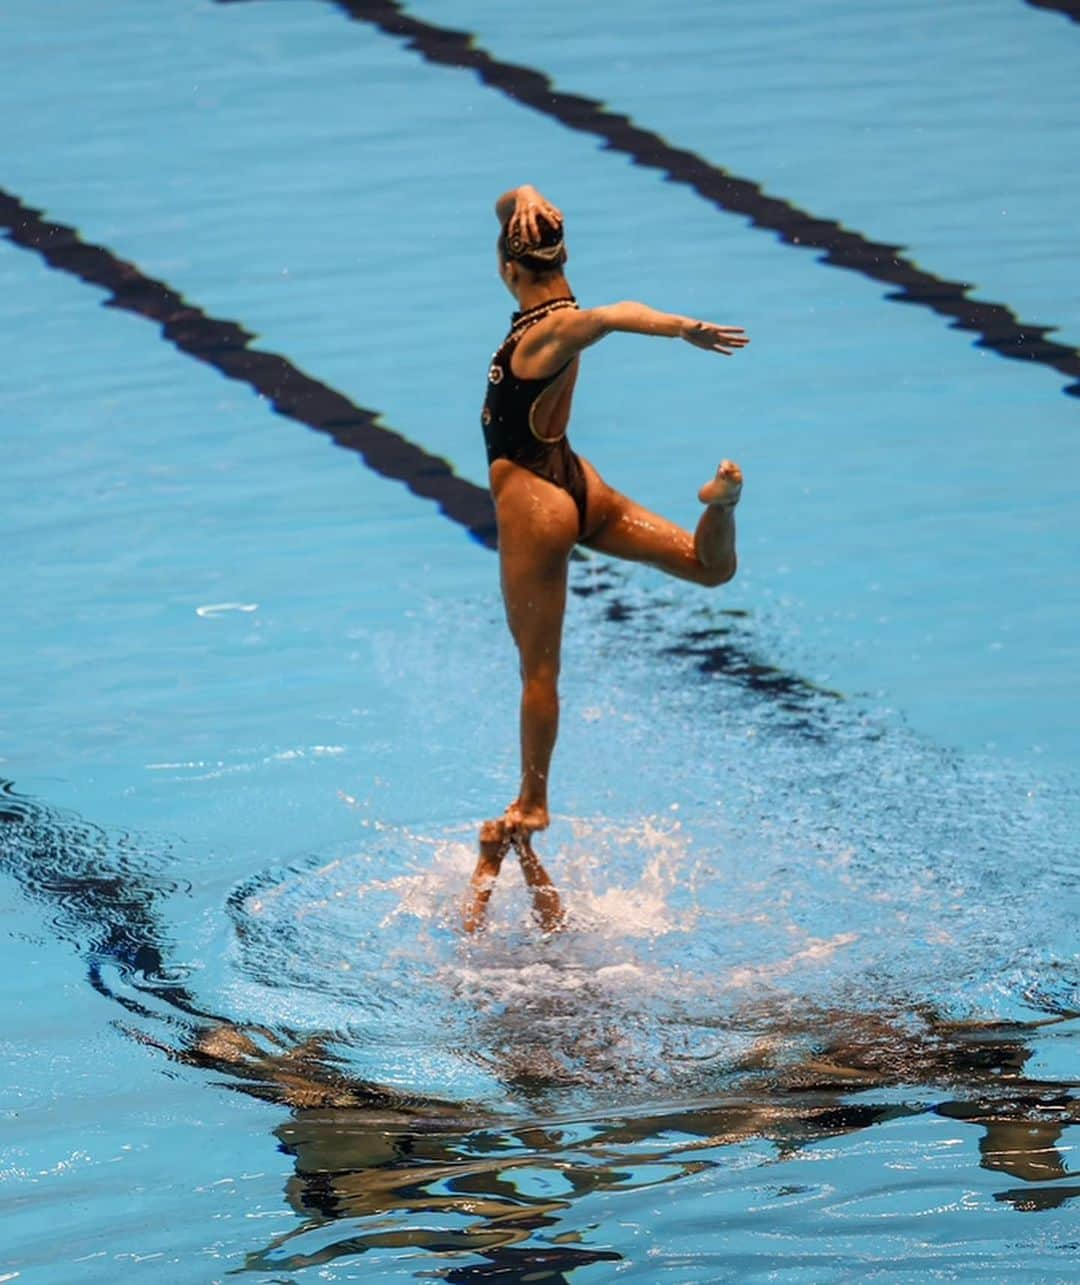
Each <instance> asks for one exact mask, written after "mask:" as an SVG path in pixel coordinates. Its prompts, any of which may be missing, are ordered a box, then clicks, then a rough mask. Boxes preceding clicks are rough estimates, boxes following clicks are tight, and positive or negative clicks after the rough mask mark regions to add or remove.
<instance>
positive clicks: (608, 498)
mask: <svg viewBox="0 0 1080 1285" xmlns="http://www.w3.org/2000/svg"><path fill="white" fill-rule="evenodd" d="M495 213H496V216H497V217H498V220H499V226H500V229H501V231H500V233H499V241H498V259H499V275H500V276H501V277H502V280H503V283H504V284H505V286H506V288H507V289H508V290H509V291H510V293H511V294H512V295H513V296H514V298H515V299H516V300H517V304H518V311H517V312H515V313H514V314H513V317H512V319H511V324H510V332H509V334H508V335H507V336H506V338H505V339H504V340H503V342H502V344H501V346H500V347H499V349H498V351H497V352H496V353H495V355H494V357H493V358H492V361H491V366H490V368H489V370H488V385H487V397H486V399H485V401H484V409H483V414H482V417H481V419H482V423H483V428H484V441H485V444H486V446H487V456H488V465H489V473H488V480H489V483H490V486H491V494H492V498H493V499H494V501H495V517H496V523H497V526H498V536H499V569H500V577H501V581H502V592H503V601H504V604H505V607H506V619H507V623H508V624H509V626H510V632H511V634H512V635H513V639H514V642H515V643H516V645H517V649H518V654H519V657H520V662H521V684H522V690H521V787H520V790H519V792H518V796H517V798H516V799H515V800H514V802H513V803H511V804H510V806H509V807H508V808H507V809H506V811H505V812H504V814H503V815H502V816H501V817H499V818H498V819H496V820H492V821H485V822H484V824H483V826H482V827H481V829H480V857H479V861H478V862H477V865H476V869H475V871H474V872H473V876H472V879H471V881H470V885H469V891H468V895H467V898H466V904H465V916H464V919H465V929H466V931H468V932H473V931H475V930H476V929H477V928H479V927H481V926H482V924H483V921H484V915H485V912H486V910H487V904H488V900H489V899H490V897H491V891H492V888H493V886H494V883H495V879H496V877H497V876H498V873H499V869H500V867H501V865H502V861H503V858H504V857H505V856H506V854H507V852H508V851H509V850H510V847H511V845H512V846H513V847H514V849H515V850H516V852H517V853H518V856H519V858H520V860H521V867H522V872H523V874H524V876H525V881H526V883H527V884H528V886H529V888H530V890H531V892H532V897H533V908H534V911H535V913H536V916H537V918H538V919H539V921H540V923H541V925H542V926H543V927H544V928H545V929H549V930H550V929H554V928H557V927H558V926H559V924H560V923H561V921H562V915H563V910H562V905H561V902H560V899H559V894H558V892H557V890H556V888H555V886H554V884H553V883H552V881H551V879H550V877H549V876H548V873H547V871H546V870H545V869H544V866H543V864H542V862H541V861H540V859H539V858H538V857H537V855H536V853H535V852H534V851H533V848H532V842H531V836H532V835H533V833H534V832H535V831H537V830H543V829H545V828H546V826H547V824H548V772H549V768H550V765H551V755H552V751H553V750H554V748H555V737H556V734H557V732H558V722H559V694H558V677H559V653H560V648H561V644H562V627H563V615H564V612H565V608H566V582H567V568H568V564H569V560H570V554H571V552H572V550H573V548H574V546H575V545H576V544H583V545H585V546H586V547H587V548H589V549H595V550H597V551H598V552H600V553H606V554H609V555H611V556H613V557H616V558H625V559H629V560H630V561H634V562H646V563H648V564H649V565H651V566H654V567H657V568H658V569H659V570H661V571H665V572H667V573H668V575H672V576H677V577H678V578H679V579H682V580H691V581H693V582H694V583H695V584H700V585H705V586H707V587H709V588H713V587H715V586H716V585H722V584H725V583H726V582H727V581H728V580H730V579H731V578H732V576H733V575H734V574H735V565H736V560H735V518H734V511H735V506H736V504H738V502H739V493H740V491H741V488H742V473H741V472H740V470H739V467H738V465H737V464H734V463H732V461H731V460H724V461H723V462H722V463H721V464H720V467H719V468H718V469H717V471H716V475H715V476H714V477H712V478H710V479H709V481H708V482H706V483H705V485H704V486H703V487H702V488H701V489H700V491H698V499H699V500H700V502H701V503H702V504H703V505H704V506H705V509H704V512H703V513H702V515H701V517H700V519H699V521H698V524H697V528H696V530H695V531H694V532H693V533H691V532H689V531H687V530H684V529H683V528H682V527H680V526H676V525H675V523H673V522H669V521H667V520H666V519H665V518H661V517H657V515H656V514H655V513H650V512H649V510H648V509H645V508H642V507H641V505H639V504H636V503H635V502H634V501H633V500H631V499H628V498H627V497H626V496H625V495H620V494H619V492H618V491H616V490H614V489H613V488H612V487H610V486H608V484H607V483H606V482H605V481H604V480H603V478H601V476H600V474H599V473H597V471H596V469H594V468H593V466H592V465H591V464H590V463H589V461H588V460H586V459H583V458H581V457H580V456H579V455H576V454H575V453H574V452H573V451H572V450H571V449H570V444H569V442H568V441H567V437H566V433H567V426H568V424H569V421H570V403H571V400H572V398H573V395H574V384H575V382H576V381H577V376H578V362H579V357H580V354H581V353H582V352H583V351H584V349H586V348H588V347H590V346H591V345H592V344H595V343H597V342H598V341H599V340H601V339H603V338H604V337H605V336H606V335H610V334H614V333H616V332H618V331H622V332H627V333H630V334H638V335H658V336H661V337H663V338H667V339H684V340H686V342H687V343H689V344H693V345H694V347H695V348H702V349H704V350H705V351H706V352H714V353H722V354H724V355H725V356H730V355H731V354H732V353H734V352H736V351H737V350H738V349H740V348H742V347H744V346H745V345H746V343H747V342H748V340H747V337H746V335H745V333H744V331H743V330H742V329H741V328H740V327H738V326H716V325H713V324H711V323H710V322H706V321H695V320H693V319H691V318H689V317H680V316H676V315H674V314H672V313H667V312H658V311H657V310H656V309H655V308H650V307H647V306H646V305H645V304H643V303H613V304H608V305H606V306H604V307H600V308H580V307H579V306H578V304H577V301H576V300H575V298H574V296H573V293H572V292H571V289H570V284H569V282H568V281H567V279H566V273H565V266H566V260H567V255H566V245H565V242H564V238H563V218H562V214H561V213H560V212H559V210H557V209H556V208H555V206H554V205H552V204H551V202H550V201H548V200H546V199H545V198H544V197H543V196H541V194H540V193H539V192H538V191H537V190H536V189H535V188H533V187H529V186H524V187H519V188H515V189H514V190H512V191H510V192H507V193H505V194H504V195H503V196H501V197H499V199H498V201H497V202H496V204H495Z"/></svg>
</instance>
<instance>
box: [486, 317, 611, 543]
mask: <svg viewBox="0 0 1080 1285" xmlns="http://www.w3.org/2000/svg"><path fill="white" fill-rule="evenodd" d="M576 307H577V304H576V302H575V301H574V299H573V298H572V297H571V298H565V299H549V300H548V301H547V302H546V303H540V304H537V305H536V307H535V308H527V309H526V310H525V311H524V312H515V313H514V315H513V318H512V319H511V323H510V333H509V334H508V335H507V336H506V338H505V339H504V340H503V342H502V346H501V347H500V348H499V351H498V352H497V353H496V354H495V355H494V356H493V357H492V359H491V367H490V369H489V370H488V387H487V397H486V398H485V399H484V410H483V414H482V415H481V417H480V422H481V423H482V424H483V426H484V443H485V445H486V446H487V457H488V464H489V465H490V464H493V463H494V462H495V460H511V461H513V463H515V464H520V465H521V466H522V468H527V469H528V470H529V472H530V473H535V474H536V476H537V477H542V478H543V479H544V481H545V482H552V483H553V484H554V485H555V486H558V487H560V488H561V489H562V490H564V491H566V492H567V494H568V495H569V496H570V498H571V499H572V500H573V501H574V503H575V504H576V505H577V511H578V535H579V538H580V537H582V536H584V534H585V502H586V495H585V470H584V469H583V468H582V467H581V460H579V459H578V457H577V456H576V455H575V454H574V452H573V451H572V450H571V449H570V443H569V442H568V441H567V440H566V433H565V432H564V433H563V435H562V436H561V437H557V438H545V437H541V436H540V435H539V434H538V433H537V432H536V429H535V428H533V423H532V412H533V408H534V407H535V406H536V403H537V402H538V401H539V399H540V396H541V394H542V393H543V392H544V390H545V389H547V388H550V387H551V385H552V384H553V383H554V382H555V381H556V380H557V379H558V378H559V376H560V375H561V374H562V373H563V371H565V370H566V367H567V366H569V365H570V362H567V363H566V366H563V367H561V368H560V369H559V370H557V371H556V372H555V374H554V375H548V376H547V377H546V378H545V379H519V378H518V376H517V375H515V374H514V372H513V370H512V368H511V365H510V362H511V359H512V358H513V355H514V349H515V348H516V347H517V346H518V342H519V340H520V339H521V336H522V335H523V334H524V333H525V331H526V330H528V329H529V327H530V326H534V325H535V324H536V323H537V322H538V321H542V320H543V319H544V318H545V317H546V316H548V315H549V314H550V313H552V312H555V311H557V310H558V309H561V308H576ZM572 360H573V358H571V361H572Z"/></svg>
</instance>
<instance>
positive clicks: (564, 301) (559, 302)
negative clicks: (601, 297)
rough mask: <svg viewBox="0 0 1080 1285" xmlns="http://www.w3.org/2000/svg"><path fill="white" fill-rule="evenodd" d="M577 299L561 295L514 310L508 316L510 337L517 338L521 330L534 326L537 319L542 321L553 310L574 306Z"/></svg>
mask: <svg viewBox="0 0 1080 1285" xmlns="http://www.w3.org/2000/svg"><path fill="white" fill-rule="evenodd" d="M577 306H578V303H577V300H576V299H575V298H574V296H573V295H572V294H571V295H561V296H560V297H559V298H558V299H547V300H545V301H544V302H543V303H537V304H534V305H533V306H532V307H531V308H526V309H525V310H524V311H523V312H515V313H514V315H513V316H512V317H511V318H510V334H509V335H508V336H507V338H508V339H510V338H517V336H519V335H520V334H522V332H523V331H526V330H528V329H529V327H530V326H535V325H536V323H537V322H538V321H543V320H544V318H545V317H547V316H549V315H550V314H551V313H553V312H559V311H560V310H561V309H563V308H576V307H577Z"/></svg>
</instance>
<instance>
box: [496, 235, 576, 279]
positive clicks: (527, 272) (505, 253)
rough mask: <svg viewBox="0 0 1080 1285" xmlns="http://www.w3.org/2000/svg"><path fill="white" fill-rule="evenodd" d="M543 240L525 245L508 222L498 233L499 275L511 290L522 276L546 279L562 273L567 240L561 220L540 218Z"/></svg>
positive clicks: (541, 238) (541, 237)
mask: <svg viewBox="0 0 1080 1285" xmlns="http://www.w3.org/2000/svg"><path fill="white" fill-rule="evenodd" d="M538 224H539V231H540V240H539V243H538V244H535V245H526V244H525V243H524V241H523V240H521V238H520V237H519V236H518V235H517V233H516V232H515V233H511V232H510V230H509V227H510V224H509V222H507V223H504V224H503V226H502V229H501V231H500V232H499V274H500V275H501V276H502V279H503V280H504V281H505V282H506V284H507V286H508V287H509V288H510V290H511V292H512V293H515V290H514V287H515V285H517V284H518V283H519V282H520V281H521V279H522V277H523V276H524V277H525V279H526V280H533V281H535V280H541V281H542V280H543V279H544V278H545V277H551V276H555V275H557V274H561V272H562V270H563V267H564V266H565V264H566V257H567V256H566V242H565V240H564V239H563V226H562V224H561V223H559V224H557V225H556V224H552V223H549V222H548V221H547V220H546V219H544V218H540V219H539V220H538Z"/></svg>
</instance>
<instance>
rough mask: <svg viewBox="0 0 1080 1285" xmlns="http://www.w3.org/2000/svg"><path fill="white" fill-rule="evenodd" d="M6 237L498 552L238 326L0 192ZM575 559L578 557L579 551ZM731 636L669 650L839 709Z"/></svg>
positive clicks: (782, 696) (402, 458) (368, 421)
mask: <svg viewBox="0 0 1080 1285" xmlns="http://www.w3.org/2000/svg"><path fill="white" fill-rule="evenodd" d="M0 229H7V230H6V232H5V233H4V235H5V236H6V237H7V239H8V240H9V241H11V242H13V243H14V244H15V245H18V246H21V247H23V248H24V249H28V250H32V251H34V252H35V253H37V254H39V255H41V257H42V258H43V259H44V260H45V262H46V263H47V264H48V265H49V266H50V267H51V268H55V269H56V270H57V271H60V272H66V273H68V274H69V275H71V276H74V277H77V278H78V279H79V280H80V281H85V282H86V283H87V284H88V285H92V286H100V287H101V288H102V289H103V290H106V291H107V292H108V294H109V298H108V299H107V300H106V301H105V306H106V307H109V308H119V309H121V310H123V311H125V312H131V313H134V314H135V315H136V316H139V317H145V318H146V319H147V320H149V321H155V322H158V323H159V324H160V326H161V333H162V335H163V337H164V338H165V339H166V340H168V342H169V343H171V344H172V345H173V346H174V347H175V348H178V349H179V350H180V351H181V352H182V353H185V354H186V355H187V356H189V357H194V358H195V359H196V361H201V362H205V363H206V364H207V365H209V366H213V367H214V369H215V370H218V371H220V372H221V374H223V375H225V376H226V377H227V378H229V379H235V380H238V381H239V382H241V383H245V384H248V385H249V386H250V387H251V388H253V389H254V390H255V391H256V392H258V393H260V394H261V395H262V396H264V397H265V398H266V399H267V400H268V401H269V402H270V404H271V406H272V407H273V409H274V410H275V411H276V412H277V413H278V414H279V415H284V416H287V417H288V418H289V419H293V420H296V421H297V422H298V423H300V424H305V425H307V426H308V427H309V428H313V429H315V430H316V432H319V433H325V434H327V436H329V437H330V438H331V439H332V440H333V441H334V442H335V443H336V444H337V445H338V446H341V447H343V448H344V449H345V450H350V451H355V452H356V453H357V454H358V455H360V457H361V459H363V461H364V463H365V464H367V466H368V467H369V468H370V469H372V470H373V471H374V472H376V473H378V474H379V475H380V476H382V477H385V478H390V479H392V480H395V481H400V482H404V483H405V485H406V486H407V487H408V489H409V490H410V491H411V492H412V493H413V494H414V495H418V496H421V497H422V498H423V499H430V500H435V501H436V502H437V503H438V506H439V511H440V512H441V513H443V514H444V515H445V516H446V517H448V518H450V520H451V521H453V522H457V523H458V524H459V525H460V526H463V527H465V529H466V530H467V531H468V532H469V534H470V535H472V536H473V538H474V539H475V540H476V541H477V542H478V543H480V544H482V545H483V546H484V547H485V548H488V549H494V548H495V547H496V532H495V514H494V509H493V507H492V503H491V496H490V495H489V493H488V492H487V490H485V489H483V488H481V487H479V486H476V485H475V484H474V483H472V482H467V481H466V480H465V479H464V478H461V477H458V476H457V474H456V473H455V472H454V471H453V469H452V468H451V466H450V464H449V463H448V462H447V461H446V460H444V459H442V458H440V457H439V456H437V455H430V454H428V452H427V451H425V450H424V449H423V448H422V447H420V446H417V445H416V444H415V443H414V442H410V441H409V440H408V439H407V438H405V437H402V436H401V434H400V433H395V432H393V431H392V430H391V429H388V428H383V427H382V426H381V424H380V423H379V419H380V416H379V414H378V412H377V411H372V410H367V409H365V408H364V407H362V406H357V405H356V404H355V403H354V402H351V401H349V399H348V398H347V397H346V396H345V395H344V394H343V393H339V392H338V391H337V390H336V389H333V388H330V387H329V386H328V385H327V384H323V383H320V382H319V380H317V379H313V378H312V377H311V376H310V375H306V374H304V372H303V371H301V370H298V369H297V367H295V366H294V365H292V363H291V362H289V361H288V360H287V359H286V358H285V357H281V356H278V355H277V354H276V353H267V352H260V351H257V350H255V349H252V348H249V347H248V343H249V342H250V340H251V339H253V338H254V335H252V334H251V332H250V331H247V330H245V329H244V328H243V327H242V326H241V325H240V324H239V323H238V322H235V321H220V320H218V319H216V318H214V317H209V316H207V314H206V313H205V312H203V310H202V309H201V308H198V307H196V306H195V305H194V304H192V303H189V302H187V300H185V299H184V297H183V296H182V295H181V294H179V293H178V292H177V291H176V290H174V289H173V288H172V287H171V286H169V285H166V284H165V283H164V282H162V281H155V280H154V279H153V278H152V277H148V276H146V275H145V274H144V273H142V272H140V270H139V269H138V268H137V267H136V266H135V265H134V264H133V263H129V262H127V261H126V260H124V259H120V258H118V257H117V256H116V255H115V254H113V253H112V251H111V250H108V249H106V248H105V247H104V246H100V245H93V244H91V243H90V242H87V241H83V240H82V238H81V237H80V236H79V234H78V232H77V231H76V230H75V229H74V228H70V227H67V226H66V225H64V224H62V223H52V222H49V221H47V220H45V219H43V218H42V217H41V213H40V211H38V210H34V209H31V208H30V207H29V206H27V205H25V204H23V202H21V201H20V200H19V199H18V198H17V197H15V196H12V195H11V194H10V193H8V192H6V191H5V190H4V189H3V188H0ZM575 556H576V557H580V556H581V555H580V554H578V553H577V551H575ZM612 574H613V573H612V572H611V570H610V568H608V569H607V575H606V576H604V575H602V574H601V575H599V576H598V577H596V578H594V580H593V584H592V587H589V586H587V585H582V584H576V585H574V586H573V591H574V592H575V593H577V594H580V595H582V596H588V595H589V594H591V593H604V594H607V595H609V597H611V596H612V595H614V594H615V593H616V592H617V582H616V581H613V580H612V579H611V576H612ZM631 614H633V611H632V609H628V608H625V607H624V606H623V605H622V604H621V600H620V599H618V598H615V597H613V598H612V601H611V603H610V604H609V610H608V619H611V620H615V621H624V620H627V619H629V618H630V615H631ZM735 632H736V631H735V626H734V624H733V623H732V622H730V621H725V622H724V623H722V624H719V625H717V626H716V627H715V628H714V629H712V630H706V631H705V632H704V633H701V632H700V631H699V632H697V633H694V634H693V635H691V636H690V638H689V641H688V640H687V639H686V638H683V639H676V642H675V643H674V644H673V645H672V650H673V653H674V654H677V655H683V656H687V657H690V658H692V659H694V660H696V661H697V662H698V664H699V666H700V667H701V669H702V670H703V672H707V673H710V674H712V673H716V672H718V671H721V670H722V671H723V672H724V676H725V677H726V678H728V679H730V680H731V681H732V682H734V683H736V684H738V685H739V686H741V687H744V688H748V689H749V690H751V691H755V692H758V693H759V694H761V695H764V696H765V697H767V698H769V699H771V700H773V701H774V702H776V706H777V708H779V709H781V710H782V711H784V713H785V714H787V715H789V716H790V725H791V727H792V729H793V730H800V731H805V732H806V733H807V734H816V732H815V731H814V727H813V724H814V720H815V718H816V717H817V716H818V715H819V712H820V707H821V704H822V702H823V701H825V702H831V701H833V700H836V699H837V698H838V693H836V692H830V691H825V690H823V689H821V688H818V687H817V686H816V685H815V684H813V683H811V682H809V681H807V680H806V679H804V678H800V677H799V676H798V675H795V674H788V673H785V672H784V671H783V670H781V669H778V668H776V667H775V666H774V665H770V664H768V663H766V662H763V661H761V660H759V659H758V658H757V656H756V655H755V653H754V647H753V641H752V639H750V638H749V637H746V636H744V637H736V636H734V635H735ZM706 635H707V636H706ZM713 635H715V637H714V636H713Z"/></svg>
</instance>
